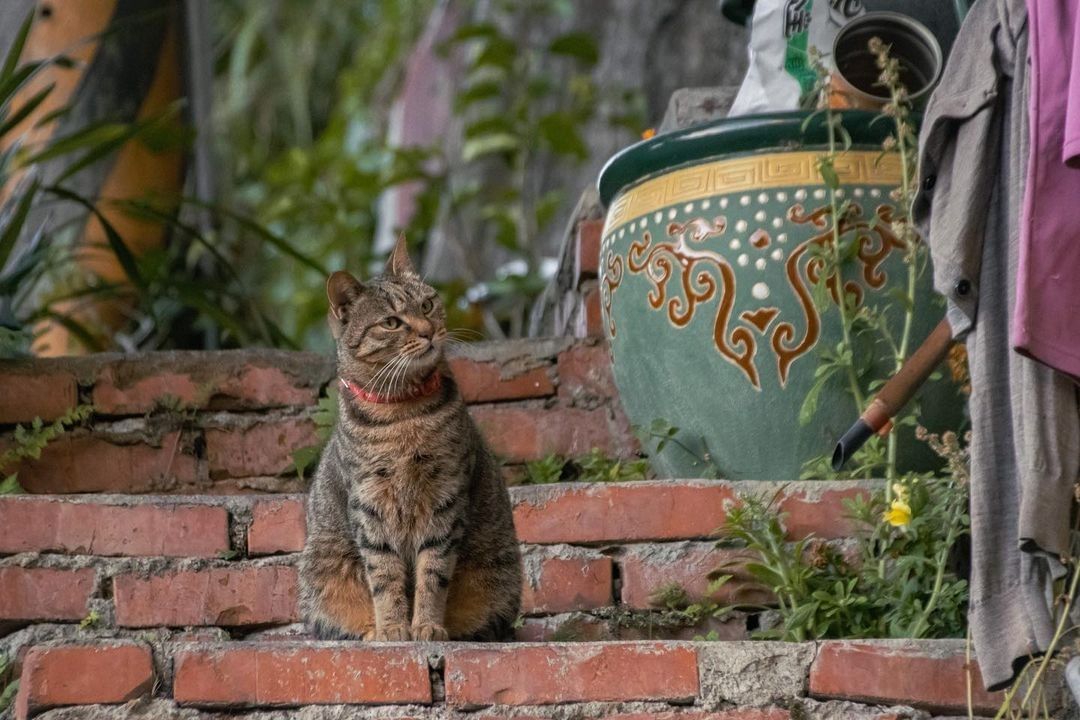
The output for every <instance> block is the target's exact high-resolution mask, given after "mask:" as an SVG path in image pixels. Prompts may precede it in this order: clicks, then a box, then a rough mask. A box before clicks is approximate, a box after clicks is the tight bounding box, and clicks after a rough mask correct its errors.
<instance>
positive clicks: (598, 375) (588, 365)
mask: <svg viewBox="0 0 1080 720" xmlns="http://www.w3.org/2000/svg"><path fill="white" fill-rule="evenodd" d="M558 370H559V398H560V399H562V400H567V401H582V400H605V399H609V398H615V397H617V396H618V392H617V391H616V389H615V378H614V377H613V376H612V374H611V356H610V354H609V353H608V348H607V346H606V345H601V344H597V345H575V346H574V347H572V348H570V349H569V350H565V351H563V352H561V353H559V361H558Z"/></svg>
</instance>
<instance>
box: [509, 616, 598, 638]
mask: <svg viewBox="0 0 1080 720" xmlns="http://www.w3.org/2000/svg"><path fill="white" fill-rule="evenodd" d="M618 630H619V628H618V627H617V626H616V625H615V624H614V623H609V622H607V621H606V620H603V619H601V618H597V617H593V616H592V615H587V614H585V613H569V614H566V615H551V616H548V617H527V618H522V619H521V622H519V623H518V624H517V626H516V628H515V630H514V637H515V639H517V640H518V641H519V642H531V643H539V642H597V641H601V640H618V639H619V634H618Z"/></svg>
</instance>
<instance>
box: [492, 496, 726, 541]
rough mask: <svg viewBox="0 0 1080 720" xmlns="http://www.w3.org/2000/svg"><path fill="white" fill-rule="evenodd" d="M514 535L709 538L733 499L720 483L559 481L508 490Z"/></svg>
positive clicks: (549, 538) (543, 537) (551, 538)
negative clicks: (511, 501) (511, 499)
mask: <svg viewBox="0 0 1080 720" xmlns="http://www.w3.org/2000/svg"><path fill="white" fill-rule="evenodd" d="M511 492H512V493H513V497H514V499H515V500H516V501H517V502H516V503H515V507H514V525H515V526H516V528H517V532H518V538H519V539H520V540H521V541H523V542H530V543H560V542H565V543H602V542H617V541H621V540H629V541H639V540H682V539H695V538H705V537H710V536H713V535H714V534H715V532H716V529H717V528H718V527H719V526H720V525H721V524H722V523H723V521H724V517H725V504H726V503H729V502H731V501H732V500H733V499H734V491H733V490H732V488H731V486H730V485H728V484H726V483H708V482H702V483H672V482H662V481H656V482H652V481H650V482H636V483H626V484H618V485H608V484H587V483H560V484H558V485H542V486H532V487H528V486H527V487H520V488H513V489H512V490H511Z"/></svg>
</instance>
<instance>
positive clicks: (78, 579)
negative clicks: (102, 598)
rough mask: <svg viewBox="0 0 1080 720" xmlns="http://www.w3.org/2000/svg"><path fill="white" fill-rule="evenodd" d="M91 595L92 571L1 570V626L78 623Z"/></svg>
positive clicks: (92, 584) (14, 567) (84, 614)
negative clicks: (12, 623)
mask: <svg viewBox="0 0 1080 720" xmlns="http://www.w3.org/2000/svg"><path fill="white" fill-rule="evenodd" d="M93 591H94V571H93V570H92V569H90V568H84V569H82V570H54V569H52V568H24V567H18V566H10V567H0V625H3V624H5V623H7V622H36V621H44V620H81V619H82V618H84V617H86V603H87V601H88V600H89V599H90V595H91V593H93Z"/></svg>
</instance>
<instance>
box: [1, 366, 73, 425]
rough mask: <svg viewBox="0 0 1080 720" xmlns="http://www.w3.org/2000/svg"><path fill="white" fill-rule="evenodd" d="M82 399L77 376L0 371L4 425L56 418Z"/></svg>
mask: <svg viewBox="0 0 1080 720" xmlns="http://www.w3.org/2000/svg"><path fill="white" fill-rule="evenodd" d="M77 402H78V388H77V386H76V383H75V376H74V375H72V374H71V373H68V372H42V373H34V374H30V373H14V372H3V371H0V425H8V424H12V423H28V422H30V421H32V420H33V419H34V418H38V417H40V418H41V419H42V420H55V419H56V418H58V417H60V416H61V415H63V414H64V413H66V412H67V411H68V410H70V409H71V408H73V407H75V405H76V403H77Z"/></svg>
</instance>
